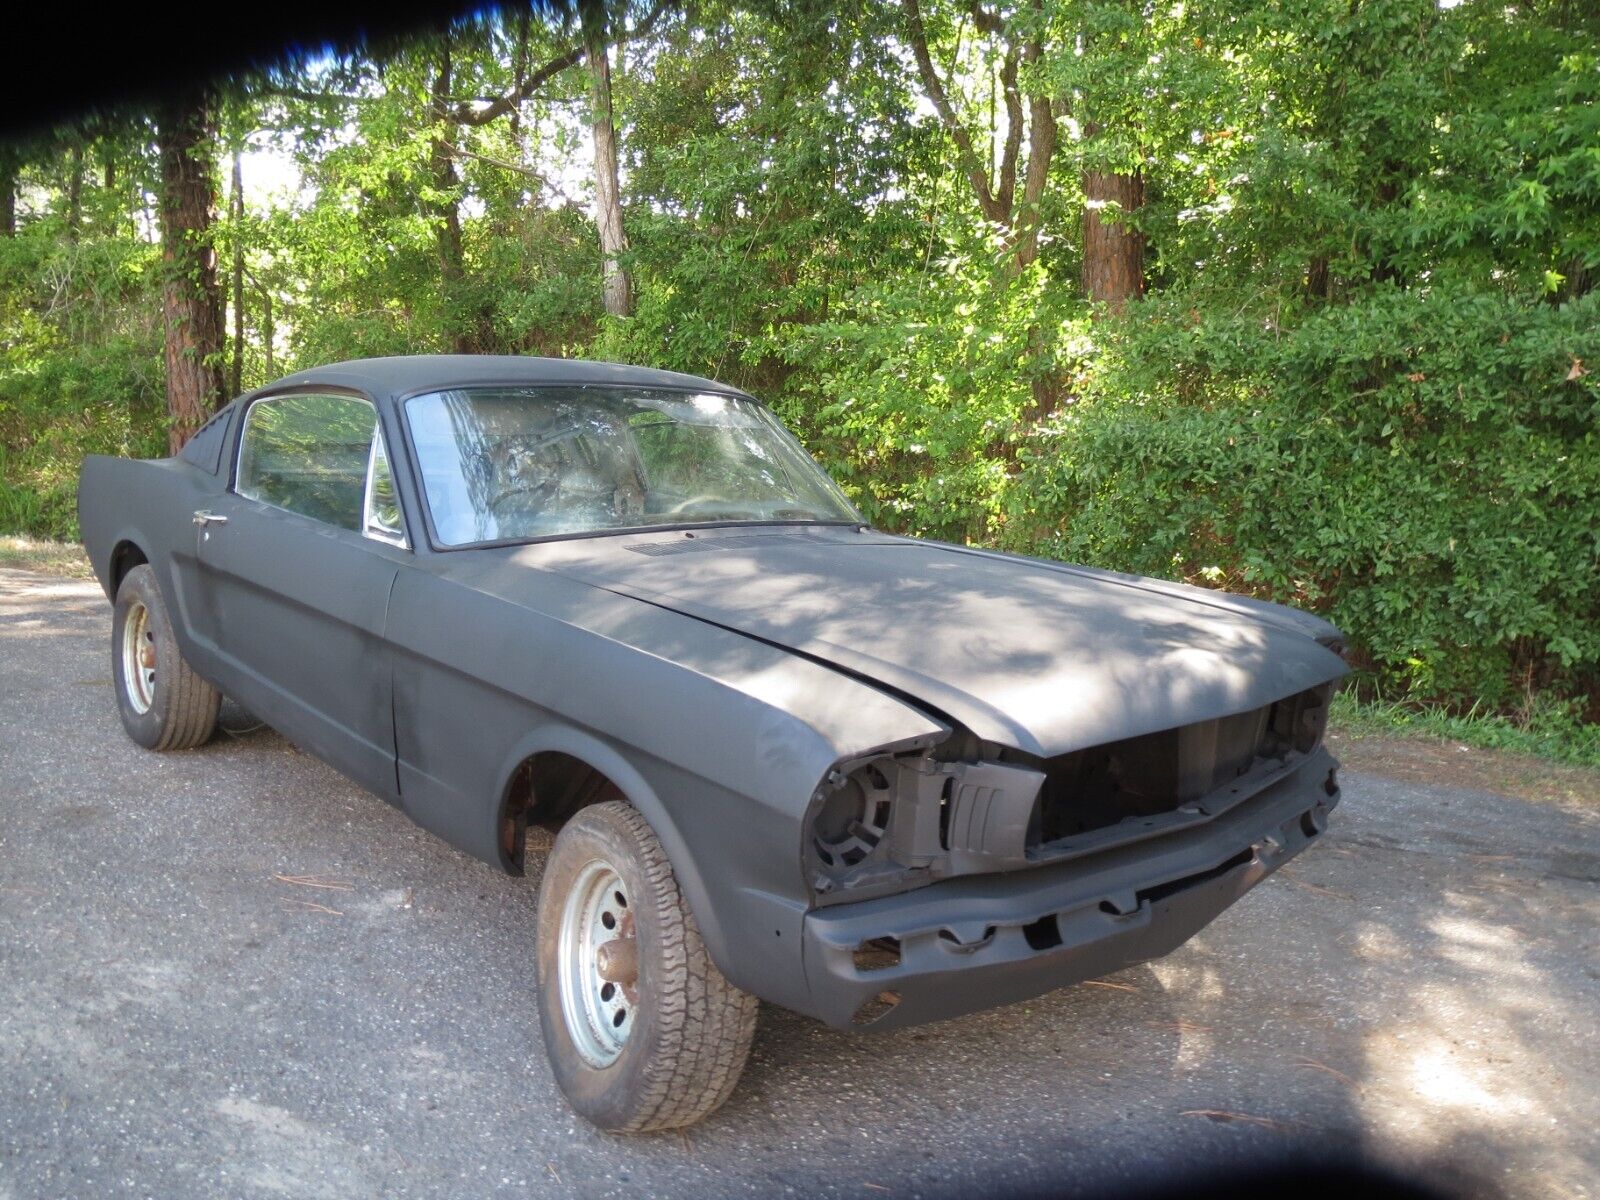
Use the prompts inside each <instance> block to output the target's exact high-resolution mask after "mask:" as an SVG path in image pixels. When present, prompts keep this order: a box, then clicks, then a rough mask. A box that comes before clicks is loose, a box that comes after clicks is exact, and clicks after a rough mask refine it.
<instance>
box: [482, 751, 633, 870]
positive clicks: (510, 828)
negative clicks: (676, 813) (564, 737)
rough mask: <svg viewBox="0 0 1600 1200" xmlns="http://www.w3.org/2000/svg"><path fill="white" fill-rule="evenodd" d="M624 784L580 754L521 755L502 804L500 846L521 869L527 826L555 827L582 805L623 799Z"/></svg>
mask: <svg viewBox="0 0 1600 1200" xmlns="http://www.w3.org/2000/svg"><path fill="white" fill-rule="evenodd" d="M626 799H627V797H626V796H625V795H624V794H623V792H622V789H621V788H619V787H618V786H617V785H616V784H615V783H613V782H612V781H611V780H610V779H609V778H607V777H606V776H605V775H604V774H602V773H601V772H600V771H597V770H595V768H593V767H591V766H590V765H589V764H588V763H586V762H584V761H583V760H582V759H581V758H576V757H574V756H573V755H571V754H563V753H562V752H560V751H558V750H547V751H544V752H543V753H541V754H535V755H532V756H531V757H529V758H526V759H524V760H523V761H522V762H521V763H520V764H519V765H518V766H517V769H516V770H515V771H513V772H512V773H511V781H510V782H509V783H508V784H507V785H506V794H505V798H504V799H503V800H502V801H501V804H500V850H501V853H502V854H503V855H504V856H505V860H506V863H507V865H508V866H509V867H510V868H511V869H512V870H514V871H517V872H519V873H520V872H521V870H522V862H523V857H524V854H525V852H526V848H527V840H528V838H527V835H528V826H529V825H530V824H532V825H535V826H537V827H539V828H541V829H546V830H548V831H549V832H551V833H555V832H556V831H557V830H558V829H560V828H561V826H563V825H565V824H566V823H567V821H568V820H569V819H570V818H571V817H572V815H573V814H574V813H576V812H577V811H578V810H579V809H581V808H587V807H588V806H589V805H591V804H600V803H602V802H603V801H606V800H626Z"/></svg>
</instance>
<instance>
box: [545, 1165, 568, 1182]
mask: <svg viewBox="0 0 1600 1200" xmlns="http://www.w3.org/2000/svg"><path fill="white" fill-rule="evenodd" d="M544 1169H545V1170H546V1171H549V1172H550V1178H551V1179H554V1180H555V1181H556V1182H557V1183H561V1172H559V1171H557V1170H556V1165H555V1163H553V1162H546V1163H545V1164H544ZM561 1186H562V1187H566V1186H567V1185H566V1184H564V1183H561Z"/></svg>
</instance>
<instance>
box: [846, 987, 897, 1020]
mask: <svg viewBox="0 0 1600 1200" xmlns="http://www.w3.org/2000/svg"><path fill="white" fill-rule="evenodd" d="M899 1003H900V993H899V992H879V993H878V994H877V995H876V996H874V997H873V998H872V999H871V1000H868V1001H867V1002H866V1003H865V1004H863V1005H862V1006H861V1007H860V1008H858V1009H856V1015H855V1016H853V1017H851V1018H850V1024H852V1025H871V1024H872V1023H873V1022H874V1021H876V1020H878V1018H880V1017H882V1016H883V1015H884V1014H885V1013H887V1012H890V1011H892V1010H893V1009H894V1006H895V1005H897V1004H899Z"/></svg>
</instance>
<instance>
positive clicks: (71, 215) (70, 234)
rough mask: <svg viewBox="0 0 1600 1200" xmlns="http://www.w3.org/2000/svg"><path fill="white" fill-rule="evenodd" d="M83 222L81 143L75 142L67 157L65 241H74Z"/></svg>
mask: <svg viewBox="0 0 1600 1200" xmlns="http://www.w3.org/2000/svg"><path fill="white" fill-rule="evenodd" d="M82 224H83V143H81V142H75V143H73V146H72V153H71V154H70V155H69V156H68V159H67V241H69V242H73V243H76V242H77V240H78V229H79V227H80V226H81V225H82Z"/></svg>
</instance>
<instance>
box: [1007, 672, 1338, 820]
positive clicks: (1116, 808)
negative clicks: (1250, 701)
mask: <svg viewBox="0 0 1600 1200" xmlns="http://www.w3.org/2000/svg"><path fill="white" fill-rule="evenodd" d="M1331 693H1332V685H1331V684H1325V685H1322V686H1320V687H1315V688H1311V689H1309V690H1307V691H1304V692H1301V693H1299V694H1298V695H1295V696H1291V697H1289V698H1288V699H1285V700H1279V701H1277V702H1276V703H1273V704H1268V705H1265V706H1264V707H1261V708H1255V709H1251V710H1249V711H1248V712H1242V713H1235V714H1233V715H1232V716H1227V717H1221V718H1219V719H1217V720H1214V721H1200V722H1197V723H1195V724H1193V725H1182V726H1179V727H1178V728H1176V729H1164V730H1161V731H1160V732H1157V733H1149V734H1145V735H1143V736H1141V737H1136V738H1127V739H1125V740H1124V741H1120V742H1110V743H1108V744H1106V745H1104V746H1094V747H1091V748H1089V749H1087V750H1079V751H1076V752H1075V753H1072V754H1064V755H1061V756H1060V757H1057V758H1052V759H1047V760H1046V761H1045V763H1044V770H1045V781H1044V784H1043V786H1042V787H1041V788H1040V789H1039V808H1038V810H1037V813H1036V820H1035V821H1034V831H1033V834H1032V837H1033V839H1034V844H1035V845H1039V844H1048V843H1050V842H1057V841H1061V840H1063V839H1066V838H1071V837H1076V836H1077V835H1079V834H1083V833H1090V832H1093V831H1094V830H1097V829H1105V828H1108V827H1109V826H1112V825H1118V824H1121V823H1122V822H1123V821H1128V820H1142V821H1146V822H1148V821H1149V820H1150V819H1151V818H1153V817H1157V816H1160V815H1162V814H1165V813H1171V812H1174V811H1176V810H1178V809H1180V808H1183V807H1184V806H1185V805H1187V804H1190V803H1191V802H1193V801H1196V800H1199V799H1200V798H1201V797H1203V796H1205V795H1207V794H1208V793H1210V792H1213V791H1216V790H1217V789H1218V788H1222V787H1225V786H1227V784H1228V783H1229V781H1230V780H1234V779H1237V778H1238V777H1239V776H1241V775H1243V774H1245V773H1246V772H1247V771H1249V770H1250V768H1251V767H1252V766H1254V765H1255V764H1256V763H1257V762H1259V761H1261V760H1263V759H1278V760H1281V759H1283V758H1284V757H1286V756H1287V755H1288V754H1290V753H1291V752H1297V753H1301V754H1305V753H1309V752H1310V751H1311V750H1313V749H1315V748H1316V746H1317V745H1318V743H1320V742H1321V740H1322V734H1323V730H1324V728H1325V727H1326V724H1327V714H1328V707H1327V705H1328V699H1329V697H1330V695H1331Z"/></svg>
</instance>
